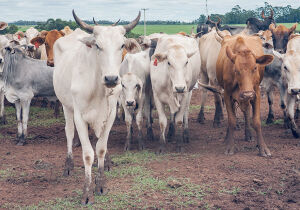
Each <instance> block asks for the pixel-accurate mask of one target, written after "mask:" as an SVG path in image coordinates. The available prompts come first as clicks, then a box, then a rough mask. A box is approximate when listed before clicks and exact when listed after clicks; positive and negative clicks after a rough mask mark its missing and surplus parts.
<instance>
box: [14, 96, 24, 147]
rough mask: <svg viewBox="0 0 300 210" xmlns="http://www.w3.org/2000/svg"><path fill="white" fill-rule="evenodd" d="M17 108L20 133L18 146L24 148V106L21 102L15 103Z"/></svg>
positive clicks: (18, 134)
mask: <svg viewBox="0 0 300 210" xmlns="http://www.w3.org/2000/svg"><path fill="white" fill-rule="evenodd" d="M15 108H16V118H17V127H18V133H17V139H16V141H17V145H18V146H23V145H24V144H25V140H24V135H23V124H22V116H21V114H22V106H21V102H20V101H16V102H15Z"/></svg>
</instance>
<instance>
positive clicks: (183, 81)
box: [152, 46, 196, 93]
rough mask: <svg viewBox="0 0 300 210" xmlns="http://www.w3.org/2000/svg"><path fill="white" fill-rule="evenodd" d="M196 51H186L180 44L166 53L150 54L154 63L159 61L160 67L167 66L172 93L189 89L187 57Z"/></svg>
mask: <svg viewBox="0 0 300 210" xmlns="http://www.w3.org/2000/svg"><path fill="white" fill-rule="evenodd" d="M195 53H196V51H193V52H189V53H187V52H186V51H185V50H184V48H183V47H182V46H174V47H172V48H170V49H169V50H168V51H167V52H166V53H157V54H154V55H153V56H152V62H153V64H154V65H157V64H158V63H161V64H160V65H163V67H162V68H167V72H168V75H169V77H170V80H171V83H172V89H173V92H174V93H184V92H186V91H189V90H188V88H187V82H188V80H189V79H190V78H188V75H189V74H188V72H187V71H188V69H189V58H190V57H192V56H193V55H194V54H195Z"/></svg>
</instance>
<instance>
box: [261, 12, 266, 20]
mask: <svg viewBox="0 0 300 210" xmlns="http://www.w3.org/2000/svg"><path fill="white" fill-rule="evenodd" d="M261 17H262V18H263V19H266V17H265V12H264V11H261Z"/></svg>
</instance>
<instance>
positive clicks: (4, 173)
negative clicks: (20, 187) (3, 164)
mask: <svg viewBox="0 0 300 210" xmlns="http://www.w3.org/2000/svg"><path fill="white" fill-rule="evenodd" d="M15 175H16V174H15V172H14V171H13V169H12V168H7V169H2V170H0V180H5V179H7V178H11V177H14V176H15Z"/></svg>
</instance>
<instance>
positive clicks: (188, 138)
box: [183, 129, 190, 143]
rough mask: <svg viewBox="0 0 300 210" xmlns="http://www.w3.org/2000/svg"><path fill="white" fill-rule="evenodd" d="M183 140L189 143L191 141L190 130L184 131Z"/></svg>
mask: <svg viewBox="0 0 300 210" xmlns="http://www.w3.org/2000/svg"><path fill="white" fill-rule="evenodd" d="M183 142H184V143H189V142H190V133H189V130H187V129H185V130H184V131H183Z"/></svg>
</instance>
